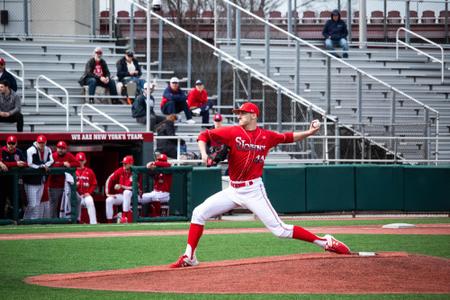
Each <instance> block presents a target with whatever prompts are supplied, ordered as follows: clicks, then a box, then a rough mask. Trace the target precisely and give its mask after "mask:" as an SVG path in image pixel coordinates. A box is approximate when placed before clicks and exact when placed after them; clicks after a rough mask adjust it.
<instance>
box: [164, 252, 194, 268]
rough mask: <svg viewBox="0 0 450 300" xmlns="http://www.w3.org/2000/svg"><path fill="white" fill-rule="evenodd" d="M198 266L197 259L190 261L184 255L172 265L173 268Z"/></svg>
mask: <svg viewBox="0 0 450 300" xmlns="http://www.w3.org/2000/svg"><path fill="white" fill-rule="evenodd" d="M196 265H198V260H197V258H196V257H194V258H193V259H190V258H189V257H188V256H187V255H182V256H180V258H179V259H178V260H177V261H176V262H174V263H173V264H171V265H170V267H171V268H186V267H193V266H196Z"/></svg>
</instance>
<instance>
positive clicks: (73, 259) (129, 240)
mask: <svg viewBox="0 0 450 300" xmlns="http://www.w3.org/2000/svg"><path fill="white" fill-rule="evenodd" d="M222 223H223V222H222ZM251 223H252V224H253V223H254V222H251ZM301 223H302V224H303V222H301ZM307 223H309V221H308V222H307ZM318 223H319V221H317V222H315V221H314V222H313V221H311V225H308V226H318V225H317V224H318ZM320 223H322V221H320ZM215 224H216V223H210V226H211V225H215ZM329 224H330V223H329ZM332 224H336V222H335V221H334V222H333V223H332ZM245 225H248V224H247V223H245ZM180 226H183V227H182V228H186V225H185V224H181V225H180ZM112 227H118V226H112ZM161 227H162V228H167V227H164V226H161ZM246 227H247V226H246ZM118 228H119V227H118ZM138 229H139V228H138ZM336 236H337V237H338V238H339V239H342V240H344V241H345V242H346V243H348V244H349V245H350V246H351V247H352V249H353V250H355V251H407V252H410V253H419V254H427V255H433V256H440V257H445V258H450V236H448V235H445V236H434V235H432V236H426V235H336ZM185 242H186V237H185V236H165V237H120V238H95V239H94V238H93V239H57V240H15V241H0V257H1V259H2V263H1V264H0V295H2V297H3V296H4V297H5V299H336V300H342V299H370V300H372V299H373V300H375V299H408V300H409V299H449V297H450V295H364V296H363V295H245V296H244V295H217V296H214V297H213V296H212V295H176V294H160V293H130V292H126V293H125V292H107V291H86V290H72V289H55V288H46V287H39V286H32V285H27V284H25V283H23V279H24V278H25V277H27V276H32V275H38V274H46V273H68V272H80V271H95V270H108V269H122V268H132V267H138V266H146V265H162V264H163V265H165V264H168V263H170V262H172V261H174V260H175V259H176V258H177V257H178V255H179V254H180V253H181V252H182V251H183V250H184V247H185ZM319 251H321V250H320V249H319V248H317V247H316V246H314V245H312V244H308V243H303V242H299V241H295V240H279V239H277V238H275V237H273V236H272V235H271V234H270V233H259V234H239V235H205V236H204V237H203V238H202V240H201V241H200V245H199V250H198V256H199V259H200V260H201V261H217V260H225V259H237V258H248V257H258V256H269V255H287V254H294V253H308V252H319ZM300 272H301V270H299V274H300Z"/></svg>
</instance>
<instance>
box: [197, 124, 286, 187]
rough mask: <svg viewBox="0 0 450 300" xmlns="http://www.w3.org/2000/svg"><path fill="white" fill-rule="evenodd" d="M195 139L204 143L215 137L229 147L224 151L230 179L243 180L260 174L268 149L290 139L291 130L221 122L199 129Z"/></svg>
mask: <svg viewBox="0 0 450 300" xmlns="http://www.w3.org/2000/svg"><path fill="white" fill-rule="evenodd" d="M198 139H199V140H200V141H204V142H206V143H208V142H209V141H211V140H217V141H218V142H219V143H222V144H225V145H227V146H228V147H230V150H229V152H228V166H229V169H228V171H229V174H230V179H231V180H232V181H246V180H251V179H254V178H258V177H261V176H262V173H263V167H264V161H265V159H266V156H267V153H268V152H269V150H270V149H271V148H273V147H275V146H276V145H278V144H282V143H292V142H293V141H294V134H293V132H286V133H278V132H275V131H270V130H266V129H262V128H260V127H256V129H255V130H252V131H248V130H245V129H244V128H243V127H241V126H225V127H221V128H217V129H211V130H206V131H203V132H202V133H200V135H199V136H198Z"/></svg>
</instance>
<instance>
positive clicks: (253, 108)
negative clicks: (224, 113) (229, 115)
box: [233, 102, 259, 116]
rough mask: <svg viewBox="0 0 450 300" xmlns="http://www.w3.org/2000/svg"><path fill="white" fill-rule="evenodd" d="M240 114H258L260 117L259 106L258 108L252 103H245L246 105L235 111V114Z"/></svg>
mask: <svg viewBox="0 0 450 300" xmlns="http://www.w3.org/2000/svg"><path fill="white" fill-rule="evenodd" d="M240 112H246V113H251V114H256V115H257V116H259V108H258V106H256V104H254V103H251V102H245V103H244V104H242V105H241V107H239V108H236V109H233V113H234V114H237V113H240Z"/></svg>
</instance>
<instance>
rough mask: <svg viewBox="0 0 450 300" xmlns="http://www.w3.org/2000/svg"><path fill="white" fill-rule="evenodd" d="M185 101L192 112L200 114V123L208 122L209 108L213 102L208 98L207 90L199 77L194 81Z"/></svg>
mask: <svg viewBox="0 0 450 300" xmlns="http://www.w3.org/2000/svg"><path fill="white" fill-rule="evenodd" d="M187 102H188V106H189V109H190V110H191V111H192V112H194V113H195V112H197V113H198V114H199V115H201V116H202V123H203V124H208V123H209V109H210V108H212V107H213V103H212V101H211V100H208V92H207V91H206V89H205V86H204V85H203V81H201V80H200V79H198V80H197V81H196V82H195V87H194V88H192V89H191V90H190V91H189V94H188V97H187Z"/></svg>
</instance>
